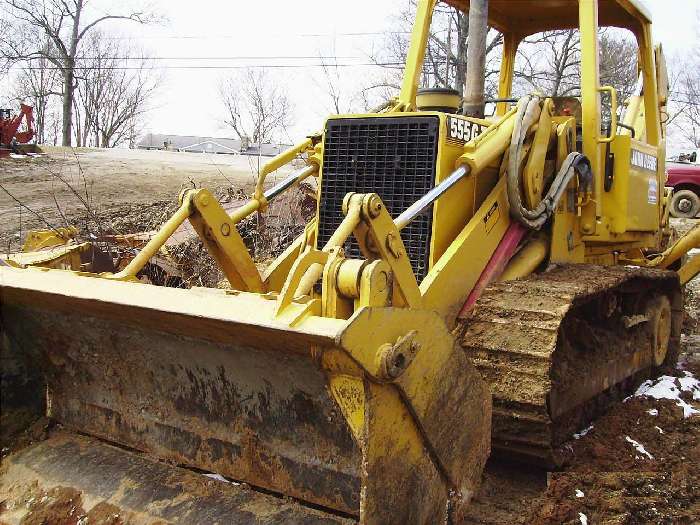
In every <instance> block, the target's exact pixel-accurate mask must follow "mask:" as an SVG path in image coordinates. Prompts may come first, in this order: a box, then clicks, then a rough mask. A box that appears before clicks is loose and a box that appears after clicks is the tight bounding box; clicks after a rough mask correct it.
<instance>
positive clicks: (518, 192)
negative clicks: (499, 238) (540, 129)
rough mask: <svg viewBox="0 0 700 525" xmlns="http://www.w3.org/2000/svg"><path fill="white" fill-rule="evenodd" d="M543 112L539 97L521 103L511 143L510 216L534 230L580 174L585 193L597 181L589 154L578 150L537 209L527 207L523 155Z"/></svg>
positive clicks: (509, 175) (550, 212)
mask: <svg viewBox="0 0 700 525" xmlns="http://www.w3.org/2000/svg"><path fill="white" fill-rule="evenodd" d="M541 112H542V106H541V100H540V97H538V96H536V95H528V96H526V97H523V98H522V99H520V101H519V102H518V112H517V114H516V121H515V126H514V128H513V135H512V137H511V140H510V149H509V158H508V169H507V177H508V180H507V182H508V202H509V204H510V213H511V215H512V216H513V218H514V219H516V220H517V221H518V222H520V223H521V224H523V225H525V226H527V227H528V228H529V229H531V230H539V229H540V228H542V226H544V224H545V223H546V222H547V220H548V219H549V217H550V216H551V215H552V213H553V212H554V210H555V208H556V206H557V203H558V202H559V199H560V198H561V196H562V195H563V194H564V191H565V190H566V187H567V186H568V184H569V182H570V181H571V179H572V178H573V177H574V176H575V175H578V178H579V182H580V186H581V187H582V188H583V189H584V191H587V190H589V189H590V186H591V183H592V180H593V177H592V174H591V164H590V162H589V160H588V159H587V158H586V156H585V155H583V154H581V153H578V152H576V151H574V152H572V153H569V155H568V156H567V157H566V159H565V160H564V162H563V163H562V166H561V169H560V170H559V172H558V173H557V175H556V176H555V177H554V180H553V181H552V184H551V185H550V187H549V190H548V191H547V194H546V195H545V196H544V197H543V198H542V201H540V203H539V204H538V205H537V207H536V208H535V209H533V210H530V209H528V208H526V207H525V206H523V201H522V178H521V176H520V155H521V150H522V147H523V143H524V142H525V137H526V136H527V133H528V130H529V129H530V127H531V126H532V125H533V124H535V123H536V122H537V121H538V120H539V118H540V113H541Z"/></svg>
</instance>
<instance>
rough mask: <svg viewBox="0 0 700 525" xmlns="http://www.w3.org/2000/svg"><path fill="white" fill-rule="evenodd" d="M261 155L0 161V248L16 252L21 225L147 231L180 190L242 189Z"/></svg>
mask: <svg viewBox="0 0 700 525" xmlns="http://www.w3.org/2000/svg"><path fill="white" fill-rule="evenodd" d="M267 160H268V159H266V158H265V157H262V158H260V159H258V158H257V157H248V156H245V155H209V154H201V153H180V152H171V151H144V150H127V149H114V150H90V149H74V150H57V151H53V152H50V153H47V154H46V155H43V156H40V157H27V158H23V159H13V158H0V186H1V187H0V250H2V251H3V252H5V251H13V250H17V249H18V248H19V242H20V239H21V238H24V235H25V234H26V232H27V230H29V229H36V228H40V229H47V228H50V227H61V226H66V225H68V223H71V224H75V225H77V226H78V227H79V228H81V229H82V230H83V231H84V232H85V230H86V229H87V230H90V231H91V232H92V231H93V230H94V231H95V232H97V231H113V232H114V233H133V232H134V231H144V230H147V229H150V228H151V227H154V226H157V225H158V224H159V223H160V222H162V221H163V220H164V219H165V218H167V216H168V213H169V212H170V211H172V209H174V208H175V206H176V204H177V198H178V194H179V192H180V190H181V189H183V188H188V187H193V186H194V187H204V188H208V189H210V190H212V191H215V192H216V191H222V190H226V189H243V190H244V191H245V192H246V193H250V190H251V189H252V188H253V186H254V184H255V180H256V178H255V174H256V173H257V167H258V163H259V164H260V165H261V166H262V165H263V164H264V163H265V162H266V161H267ZM288 173H289V170H288V169H282V170H279V171H277V172H275V173H274V174H273V175H271V176H270V177H268V180H267V185H268V186H269V185H270V184H273V183H274V182H276V181H278V180H279V179H280V178H282V177H284V176H285V175H287V174H288ZM8 192H9V193H8ZM17 201H20V202H21V205H20V204H19V203H18V202H17Z"/></svg>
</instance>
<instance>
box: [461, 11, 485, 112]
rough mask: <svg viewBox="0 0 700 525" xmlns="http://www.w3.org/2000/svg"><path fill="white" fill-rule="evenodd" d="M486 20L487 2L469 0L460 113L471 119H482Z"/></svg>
mask: <svg viewBox="0 0 700 525" xmlns="http://www.w3.org/2000/svg"><path fill="white" fill-rule="evenodd" d="M488 19H489V0H471V2H470V3H469V44H468V47H467V74H466V79H465V80H466V81H465V87H464V103H463V105H462V113H464V114H465V115H469V116H471V117H482V118H483V116H484V106H485V104H486V103H485V99H484V82H485V80H486V34H487V33H488V30H489V27H488Z"/></svg>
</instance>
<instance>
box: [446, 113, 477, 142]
mask: <svg viewBox="0 0 700 525" xmlns="http://www.w3.org/2000/svg"><path fill="white" fill-rule="evenodd" d="M483 131H484V126H482V125H480V124H476V123H474V122H471V121H469V120H466V119H465V118H460V117H455V116H452V115H449V116H448V117H447V138H449V139H451V140H458V141H460V142H469V141H470V140H472V139H475V138H476V137H478V136H479V135H481V133H482V132H483Z"/></svg>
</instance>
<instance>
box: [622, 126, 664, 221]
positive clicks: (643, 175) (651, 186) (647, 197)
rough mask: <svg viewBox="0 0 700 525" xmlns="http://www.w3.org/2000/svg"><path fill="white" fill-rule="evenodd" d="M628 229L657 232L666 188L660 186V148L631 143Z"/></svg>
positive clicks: (633, 141) (635, 142)
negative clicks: (663, 193)
mask: <svg viewBox="0 0 700 525" xmlns="http://www.w3.org/2000/svg"><path fill="white" fill-rule="evenodd" d="M631 146H632V148H631V152H630V171H629V193H628V195H627V230H628V231H656V230H657V229H658V228H659V206H660V202H661V192H662V191H663V185H662V184H660V183H659V174H658V164H659V163H658V159H657V155H658V152H657V148H656V147H654V146H649V145H647V144H642V143H641V142H638V141H636V140H634V139H633V140H632V144H631Z"/></svg>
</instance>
